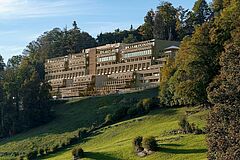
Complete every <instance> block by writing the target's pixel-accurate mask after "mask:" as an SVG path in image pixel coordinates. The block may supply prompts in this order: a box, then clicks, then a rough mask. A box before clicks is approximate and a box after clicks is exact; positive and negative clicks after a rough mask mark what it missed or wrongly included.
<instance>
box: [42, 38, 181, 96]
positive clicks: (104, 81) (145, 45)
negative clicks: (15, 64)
mask: <svg viewBox="0 0 240 160" xmlns="http://www.w3.org/2000/svg"><path fill="white" fill-rule="evenodd" d="M177 50H178V47H177V46H169V47H168V48H166V49H165V50H164V51H163V54H162V53H161V54H160V53H156V52H155V40H149V41H143V42H137V43H131V44H123V43H116V44H107V45H104V46H99V47H96V48H90V49H85V50H83V51H82V53H78V54H70V55H68V56H64V57H57V58H52V59H47V60H46V62H45V72H46V74H45V78H46V80H47V81H48V82H49V83H50V85H51V86H52V95H54V96H58V97H77V96H85V95H101V94H109V93H113V92H116V91H120V90H126V89H130V88H134V87H145V86H149V85H158V84H159V81H160V68H161V67H162V66H163V65H164V64H165V63H166V62H165V61H166V58H168V57H172V56H174V57H175V55H176V51H177Z"/></svg>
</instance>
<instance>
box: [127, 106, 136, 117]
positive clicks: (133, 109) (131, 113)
mask: <svg viewBox="0 0 240 160" xmlns="http://www.w3.org/2000/svg"><path fill="white" fill-rule="evenodd" d="M127 114H128V115H129V116H130V117H134V116H136V115H138V108H137V107H131V108H129V109H128V111H127Z"/></svg>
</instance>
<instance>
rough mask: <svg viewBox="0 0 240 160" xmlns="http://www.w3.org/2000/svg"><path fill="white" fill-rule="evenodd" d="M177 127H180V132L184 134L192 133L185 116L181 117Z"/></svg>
mask: <svg viewBox="0 0 240 160" xmlns="http://www.w3.org/2000/svg"><path fill="white" fill-rule="evenodd" d="M178 125H179V126H180V128H181V130H182V131H184V132H185V133H192V132H193V131H192V126H191V125H190V123H189V122H188V120H187V118H186V116H183V117H181V119H180V120H179V123H178Z"/></svg>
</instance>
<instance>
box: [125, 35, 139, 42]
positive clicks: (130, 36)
mask: <svg viewBox="0 0 240 160" xmlns="http://www.w3.org/2000/svg"><path fill="white" fill-rule="evenodd" d="M134 42H137V39H136V38H135V37H134V35H133V34H129V35H128V37H127V38H124V40H123V43H134Z"/></svg>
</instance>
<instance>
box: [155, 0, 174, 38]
mask: <svg viewBox="0 0 240 160" xmlns="http://www.w3.org/2000/svg"><path fill="white" fill-rule="evenodd" d="M176 15H177V10H176V9H175V8H174V7H173V6H172V4H171V3H169V2H163V3H162V4H161V5H160V6H158V7H157V12H156V16H155V23H154V37H155V38H156V39H162V40H176V37H177V36H176V35H177V33H176V21H177V18H176Z"/></svg>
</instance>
